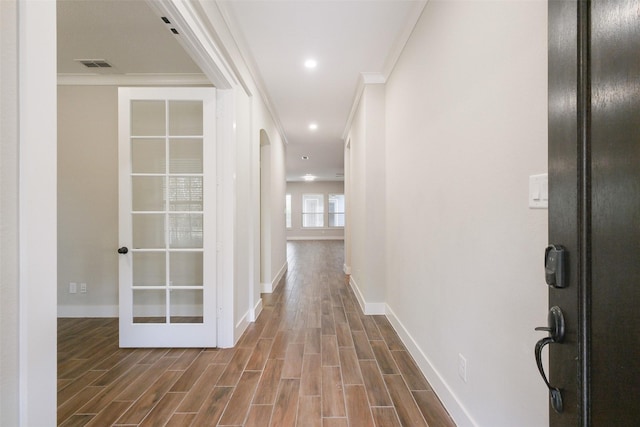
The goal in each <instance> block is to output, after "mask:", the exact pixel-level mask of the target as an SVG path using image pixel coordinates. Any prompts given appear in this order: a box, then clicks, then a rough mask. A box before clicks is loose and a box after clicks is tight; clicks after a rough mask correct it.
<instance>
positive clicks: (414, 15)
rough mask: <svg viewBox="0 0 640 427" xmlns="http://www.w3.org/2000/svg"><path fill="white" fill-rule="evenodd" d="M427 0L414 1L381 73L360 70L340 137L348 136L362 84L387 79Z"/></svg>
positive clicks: (382, 81)
mask: <svg viewBox="0 0 640 427" xmlns="http://www.w3.org/2000/svg"><path fill="white" fill-rule="evenodd" d="M428 1H429V0H424V1H420V2H418V3H416V5H415V6H414V8H413V10H412V11H411V15H410V18H409V21H408V22H407V25H406V26H405V28H404V30H403V31H402V34H401V35H400V36H399V37H398V40H397V42H396V43H395V45H394V47H393V49H392V50H391V52H390V53H389V56H388V57H387V59H386V61H385V66H384V71H383V72H382V73H369V72H362V73H360V77H361V78H360V80H359V81H358V87H357V88H356V94H355V97H354V98H353V103H352V104H351V110H350V111H349V118H348V119H347V123H346V125H345V128H344V131H343V132H342V139H343V140H345V141H346V139H347V137H348V136H349V130H350V129H351V124H352V122H353V117H354V116H355V114H356V111H357V109H358V105H359V104H360V98H362V92H364V86H365V85H367V84H385V83H386V82H387V79H388V78H389V76H390V75H391V73H392V72H393V69H394V68H395V66H396V63H397V62H398V59H399V58H400V55H401V54H402V51H403V50H404V47H405V46H406V45H407V42H408V41H409V37H411V34H412V33H413V30H414V29H415V27H416V24H417V23H418V20H419V19H420V16H422V11H423V10H424V8H425V6H426V5H427V2H428Z"/></svg>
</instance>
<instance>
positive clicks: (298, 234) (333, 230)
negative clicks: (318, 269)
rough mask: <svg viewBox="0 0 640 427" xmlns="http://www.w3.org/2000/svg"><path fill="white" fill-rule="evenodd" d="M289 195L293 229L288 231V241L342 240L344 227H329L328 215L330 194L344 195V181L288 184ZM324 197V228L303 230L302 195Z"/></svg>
mask: <svg viewBox="0 0 640 427" xmlns="http://www.w3.org/2000/svg"><path fill="white" fill-rule="evenodd" d="M286 191H287V194H291V228H288V229H287V239H288V240H314V239H315V240H327V239H329V240H341V239H344V227H339V228H337V227H328V226H327V221H328V220H327V213H328V206H329V205H328V200H327V196H328V195H329V194H344V182H343V181H314V182H288V183H287V190H286ZM303 194H323V195H324V223H325V227H322V228H302V195H303Z"/></svg>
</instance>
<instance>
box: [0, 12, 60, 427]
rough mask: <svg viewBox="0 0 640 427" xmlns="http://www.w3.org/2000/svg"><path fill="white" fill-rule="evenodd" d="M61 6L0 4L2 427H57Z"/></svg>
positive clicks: (0, 322)
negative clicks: (57, 15) (58, 27)
mask: <svg viewBox="0 0 640 427" xmlns="http://www.w3.org/2000/svg"><path fill="white" fill-rule="evenodd" d="M55 39H56V25H55V2H52V1H46V2H26V1H13V0H7V1H2V2H0V99H1V101H0V102H1V103H0V118H1V121H0V139H1V140H2V144H1V151H0V228H1V230H0V232H1V234H2V238H1V239H0V293H1V295H0V334H1V335H0V424H1V425H3V426H4V425H7V426H9V425H10V426H17V425H25V426H26V425H29V426H32V425H33V426H41V425H42V426H44V425H53V424H54V423H55V419H56V399H55V393H56V315H55V305H56V294H55V277H56V230H55V229H56V208H55V207H56V163H55V158H56V121H55V110H56V106H55V105H56V84H55V78H56V76H55V64H56V59H55V54H56V48H55Z"/></svg>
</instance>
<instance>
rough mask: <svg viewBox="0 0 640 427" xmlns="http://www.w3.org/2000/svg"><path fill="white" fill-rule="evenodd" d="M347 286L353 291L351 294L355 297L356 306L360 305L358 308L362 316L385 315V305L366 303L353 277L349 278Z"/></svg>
mask: <svg viewBox="0 0 640 427" xmlns="http://www.w3.org/2000/svg"><path fill="white" fill-rule="evenodd" d="M349 285H350V286H351V289H353V293H354V294H355V295H356V299H357V300H358V304H360V308H361V309H362V312H363V313H364V314H368V315H373V314H385V310H386V304H385V303H383V302H366V301H365V299H364V296H363V295H362V292H360V288H359V287H358V284H357V283H356V281H355V279H354V278H353V276H350V277H349Z"/></svg>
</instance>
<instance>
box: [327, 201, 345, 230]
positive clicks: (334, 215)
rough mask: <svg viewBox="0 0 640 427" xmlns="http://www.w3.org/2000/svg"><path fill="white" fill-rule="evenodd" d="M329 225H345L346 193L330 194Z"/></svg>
mask: <svg viewBox="0 0 640 427" xmlns="http://www.w3.org/2000/svg"><path fill="white" fill-rule="evenodd" d="M329 227H344V194H329Z"/></svg>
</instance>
